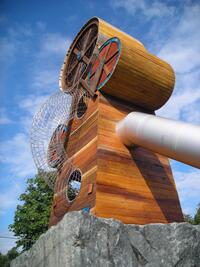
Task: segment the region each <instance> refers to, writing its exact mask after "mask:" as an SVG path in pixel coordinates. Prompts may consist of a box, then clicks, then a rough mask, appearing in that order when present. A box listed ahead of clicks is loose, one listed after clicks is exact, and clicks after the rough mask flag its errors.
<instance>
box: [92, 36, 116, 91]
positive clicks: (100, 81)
mask: <svg viewBox="0 0 200 267" xmlns="http://www.w3.org/2000/svg"><path fill="white" fill-rule="evenodd" d="M120 49H121V47H120V41H119V39H118V38H116V37H114V38H111V39H109V40H107V41H106V42H105V43H104V44H103V45H102V46H101V47H100V48H99V54H98V56H97V58H96V59H95V60H94V63H93V65H92V66H91V69H90V71H89V74H88V78H87V81H88V86H89V87H90V88H91V87H95V89H93V90H96V89H97V90H99V89H101V87H103V86H104V84H105V83H106V82H107V81H108V80H109V79H110V77H111V76H112V74H113V72H114V69H115V67H116V65H117V62H118V59H119V56H120Z"/></svg>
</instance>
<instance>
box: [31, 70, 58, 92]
mask: <svg viewBox="0 0 200 267" xmlns="http://www.w3.org/2000/svg"><path fill="white" fill-rule="evenodd" d="M58 78H59V70H58V69H53V70H52V69H49V67H46V68H43V69H42V70H41V69H37V71H36V72H35V75H34V82H33V87H36V88H39V89H42V90H41V91H42V92H46V93H47V92H48V91H49V92H52V91H55V90H57V89H58Z"/></svg>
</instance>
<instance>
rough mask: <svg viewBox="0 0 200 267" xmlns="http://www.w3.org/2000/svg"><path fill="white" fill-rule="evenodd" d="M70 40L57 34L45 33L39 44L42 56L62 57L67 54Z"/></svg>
mask: <svg viewBox="0 0 200 267" xmlns="http://www.w3.org/2000/svg"><path fill="white" fill-rule="evenodd" d="M70 44H71V39H70V38H67V37H64V36H62V35H61V34H59V33H46V34H45V35H44V37H43V40H42V44H41V51H42V53H43V54H45V55H46V54H60V55H62V56H63V57H64V55H65V54H66V52H67V49H68V47H69V45H70Z"/></svg>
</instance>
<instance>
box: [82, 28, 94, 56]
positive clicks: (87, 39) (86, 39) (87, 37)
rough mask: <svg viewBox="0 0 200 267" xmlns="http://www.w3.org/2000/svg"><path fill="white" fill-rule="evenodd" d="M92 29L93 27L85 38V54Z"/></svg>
mask: <svg viewBox="0 0 200 267" xmlns="http://www.w3.org/2000/svg"><path fill="white" fill-rule="evenodd" d="M91 31H92V28H90V29H89V31H88V33H87V36H86V38H85V40H84V44H83V54H85V49H86V47H87V44H88V41H89V37H90V33H91Z"/></svg>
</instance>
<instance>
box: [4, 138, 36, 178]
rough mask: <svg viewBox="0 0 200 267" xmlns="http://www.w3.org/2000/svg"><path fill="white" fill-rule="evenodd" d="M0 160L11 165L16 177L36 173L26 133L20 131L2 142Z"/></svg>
mask: <svg viewBox="0 0 200 267" xmlns="http://www.w3.org/2000/svg"><path fill="white" fill-rule="evenodd" d="M0 162H2V163H3V164H6V165H8V166H9V172H10V173H12V176H14V177H21V178H27V177H28V176H31V175H34V174H35V173H36V169H35V166H34V163H33V159H32V156H31V151H30V144H29V139H28V137H27V135H26V134H24V133H18V134H16V135H15V136H14V137H13V138H12V139H10V140H4V141H3V142H1V143H0Z"/></svg>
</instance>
